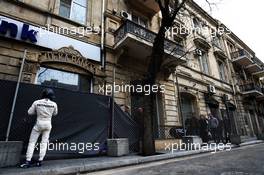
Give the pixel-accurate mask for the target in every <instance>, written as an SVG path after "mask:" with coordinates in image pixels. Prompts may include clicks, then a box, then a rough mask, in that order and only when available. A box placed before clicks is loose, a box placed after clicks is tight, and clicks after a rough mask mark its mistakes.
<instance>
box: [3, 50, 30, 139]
mask: <svg viewBox="0 0 264 175" xmlns="http://www.w3.org/2000/svg"><path fill="white" fill-rule="evenodd" d="M26 54H27V49H25V50H24V55H23V59H22V63H21V67H20V71H19V75H18V80H17V85H16V91H15V95H14V99H13V104H12V109H11V113H10V117H9V122H8V127H7V131H6V140H5V141H6V142H7V141H8V139H9V135H10V129H11V125H12V120H13V116H14V110H15V106H16V100H17V94H18V89H19V86H20V81H21V77H22V71H23V68H24V64H25V60H26Z"/></svg>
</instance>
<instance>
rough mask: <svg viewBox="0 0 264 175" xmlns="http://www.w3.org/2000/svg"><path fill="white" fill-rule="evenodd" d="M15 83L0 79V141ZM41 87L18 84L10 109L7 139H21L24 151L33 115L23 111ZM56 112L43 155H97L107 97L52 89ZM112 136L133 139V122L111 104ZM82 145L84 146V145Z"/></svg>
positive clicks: (103, 141)
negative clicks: (48, 141) (112, 113)
mask: <svg viewBox="0 0 264 175" xmlns="http://www.w3.org/2000/svg"><path fill="white" fill-rule="evenodd" d="M15 86H16V82H11V81H3V80H0V97H1V98H0V140H5V134H6V129H7V125H8V120H9V115H10V111H11V105H12V100H13V97H14V92H15ZM43 89H44V87H43V86H37V85H32V84H23V83H22V84H21V86H20V89H19V93H18V98H17V103H16V107H15V111H14V118H13V122H12V127H11V132H10V140H16V141H24V153H25V151H26V147H27V142H28V139H29V136H30V132H31V129H32V127H33V125H34V122H35V120H36V116H28V115H27V110H28V108H29V107H30V106H31V104H32V103H33V101H34V100H37V99H39V97H40V94H41V91H42V90H43ZM54 91H55V94H56V99H55V101H56V103H57V104H58V109H59V113H58V115H57V116H55V117H53V118H52V131H51V135H50V144H49V150H48V152H47V156H54V155H56V156H69V155H70V156H77V155H98V154H99V153H100V151H102V149H105V148H106V145H105V144H106V139H107V138H108V133H109V122H110V118H111V105H110V103H111V99H110V97H108V96H102V95H96V94H88V93H80V92H73V91H68V90H64V89H57V88H54ZM114 109H115V127H114V128H115V131H114V133H115V136H116V137H119V138H120V137H125V138H129V142H131V144H135V143H136V142H137V134H138V133H137V131H138V128H137V125H136V123H135V122H134V121H133V120H132V119H131V118H128V117H127V116H126V115H125V113H124V112H123V111H122V110H121V109H120V108H119V106H118V105H116V104H115V108H114ZM84 147H85V148H84Z"/></svg>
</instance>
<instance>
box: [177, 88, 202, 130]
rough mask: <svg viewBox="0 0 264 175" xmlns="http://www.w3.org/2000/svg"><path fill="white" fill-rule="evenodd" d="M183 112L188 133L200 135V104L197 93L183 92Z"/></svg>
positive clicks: (181, 94)
mask: <svg viewBox="0 0 264 175" xmlns="http://www.w3.org/2000/svg"><path fill="white" fill-rule="evenodd" d="M180 96H181V110H182V111H181V114H182V120H183V122H184V124H185V129H186V134H187V135H199V121H198V105H197V98H196V96H195V95H193V94H191V93H187V92H181V93H180Z"/></svg>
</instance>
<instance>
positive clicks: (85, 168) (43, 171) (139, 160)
mask: <svg viewBox="0 0 264 175" xmlns="http://www.w3.org/2000/svg"><path fill="white" fill-rule="evenodd" d="M261 143H264V141H260V140H257V141H252V142H248V143H242V144H240V145H231V148H240V147H244V146H249V145H256V144H261ZM216 150H218V149H216ZM218 151H219V150H218ZM209 152H212V151H210V150H190V151H183V152H177V153H168V154H160V155H154V156H149V157H135V158H125V157H124V158H123V159H122V160H115V161H107V162H101V163H98V162H97V163H91V162H89V161H88V160H85V159H84V160H82V161H81V162H76V163H72V162H71V163H68V164H67V163H64V164H61V165H57V166H53V167H50V168H49V167H41V168H30V169H26V170H27V171H12V170H10V171H8V170H7V171H6V172H2V173H3V174H5V175H8V174H19V175H35V174H36V170H38V173H37V174H39V175H62V174H78V173H89V172H95V171H101V170H107V169H113V168H120V167H124V166H131V165H139V164H144V163H151V162H155V161H161V160H168V159H174V158H180V157H186V156H191V155H197V154H204V153H209ZM2 173H0V174H2Z"/></svg>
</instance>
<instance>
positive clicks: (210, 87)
mask: <svg viewBox="0 0 264 175" xmlns="http://www.w3.org/2000/svg"><path fill="white" fill-rule="evenodd" d="M208 91H209V92H210V93H212V94H215V93H216V90H215V86H213V85H209V86H208Z"/></svg>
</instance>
